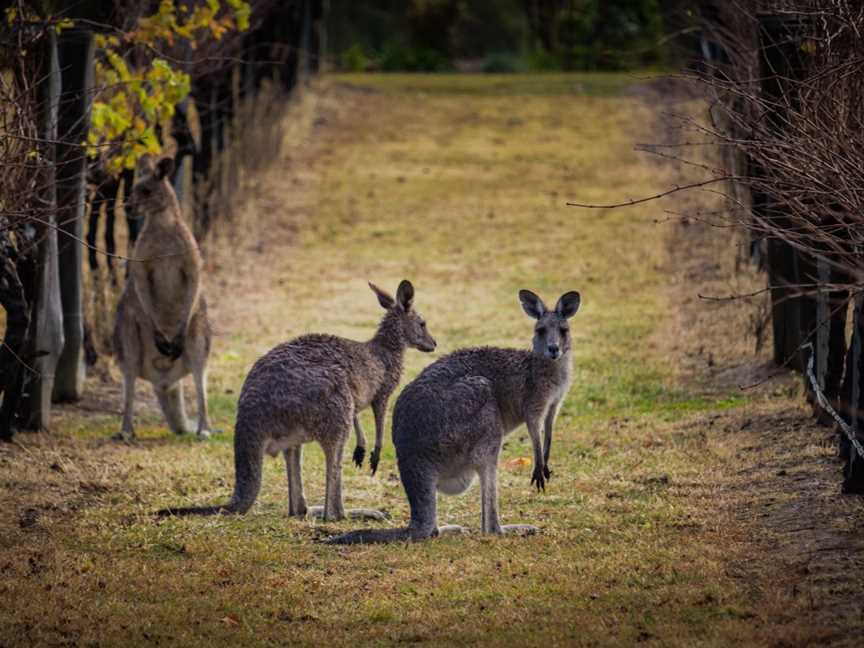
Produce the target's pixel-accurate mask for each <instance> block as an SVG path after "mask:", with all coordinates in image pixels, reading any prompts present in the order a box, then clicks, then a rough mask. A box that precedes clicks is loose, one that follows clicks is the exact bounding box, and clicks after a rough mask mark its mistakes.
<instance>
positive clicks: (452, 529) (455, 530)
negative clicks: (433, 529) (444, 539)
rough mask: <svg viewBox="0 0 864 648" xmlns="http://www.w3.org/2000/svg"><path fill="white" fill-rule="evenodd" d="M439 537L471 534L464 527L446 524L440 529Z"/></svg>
mask: <svg viewBox="0 0 864 648" xmlns="http://www.w3.org/2000/svg"><path fill="white" fill-rule="evenodd" d="M437 535H439V536H448V535H471V532H470V531H469V530H468V529H467V528H466V527H463V526H460V525H458V524H445V525H443V526H440V527H438V533H437Z"/></svg>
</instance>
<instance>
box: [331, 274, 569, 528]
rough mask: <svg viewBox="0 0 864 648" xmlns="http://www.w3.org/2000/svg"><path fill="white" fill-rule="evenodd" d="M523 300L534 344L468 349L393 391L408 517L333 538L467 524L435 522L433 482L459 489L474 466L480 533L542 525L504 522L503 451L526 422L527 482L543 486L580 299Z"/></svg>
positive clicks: (530, 296) (526, 294)
mask: <svg viewBox="0 0 864 648" xmlns="http://www.w3.org/2000/svg"><path fill="white" fill-rule="evenodd" d="M519 300H520V301H521V303H522V308H523V309H524V310H525V312H526V313H527V314H528V315H530V316H531V317H533V318H534V319H536V320H537V325H536V326H535V328H534V348H533V350H532V351H521V350H517V349H498V348H491V347H482V348H473V349H462V350H460V351H457V352H455V353H453V354H451V355H448V356H445V357H443V358H441V359H440V360H438V361H437V362H435V363H433V364H431V365H429V366H428V367H426V369H424V370H423V372H422V373H421V374H420V375H419V376H418V377H417V379H416V380H414V381H413V382H412V383H411V384H409V385H408V386H407V387H406V388H405V389H404V390H403V391H402V393H401V394H400V396H399V399H398V400H397V401H396V408H395V409H394V411H393V443H394V445H395V446H396V456H397V459H398V462H399V474H400V476H401V478H402V486H403V487H404V488H405V494H406V495H407V496H408V503H409V505H410V507H411V521H410V523H409V525H408V527H407V528H405V529H390V530H373V529H366V530H359V531H352V532H350V533H347V534H344V535H341V536H337V537H335V538H331V539H330V540H329V542H331V543H334V544H355V543H369V542H394V541H398V540H419V539H423V538H428V537H430V536H433V535H436V534H438V533H439V532H449V531H461V530H462V528H461V527H457V526H448V527H441V529H439V528H438V526H437V515H436V490H437V491H440V492H442V493H444V494H445V495H458V494H460V493H463V492H465V490H467V489H468V487H469V486H470V485H471V483H472V482H473V481H474V478H475V476H479V478H480V503H481V526H482V530H483V533H498V534H500V533H506V532H528V533H530V532H535V531H536V530H537V529H536V527H532V526H530V525H508V526H503V527H502V526H501V523H500V522H499V519H498V488H497V470H498V454H499V452H500V450H501V443H502V441H503V439H504V437H505V436H506V435H507V434H509V433H510V432H512V431H513V430H514V429H515V428H516V427H518V426H519V425H520V424H522V423H525V424H526V425H527V427H528V433H529V434H530V436H531V442H532V444H533V446H534V472H533V474H532V476H531V484H536V486H537V489H538V490H541V489H544V490H545V484H546V480H547V479H549V477H550V475H551V473H550V471H549V465H548V464H549V452H550V449H551V447H552V426H553V424H554V422H555V417H556V415H557V414H558V410H559V408H560V407H561V403H562V401H563V399H564V396H565V395H566V394H567V391H568V389H569V387H570V383H571V381H572V377H573V369H572V352H571V337H570V328H569V325H568V322H567V320H568V319H569V318H571V317H573V315H575V314H576V311H577V310H578V309H579V303H580V297H579V293H576V292H568V293H566V294H564V295H563V296H562V297H561V298H560V299H559V300H558V304H557V305H556V306H555V310H551V311H550V310H548V309H547V308H546V306H545V305H544V304H543V301H542V300H541V299H540V298H539V297H538V296H537V295H535V294H534V293H533V292H531V291H529V290H521V291H519ZM541 429H542V431H543V436H542V438H541Z"/></svg>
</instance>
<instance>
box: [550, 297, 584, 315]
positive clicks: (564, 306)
mask: <svg viewBox="0 0 864 648" xmlns="http://www.w3.org/2000/svg"><path fill="white" fill-rule="evenodd" d="M581 303H582V298H581V297H580V296H579V293H578V292H576V291H575V290H571V291H570V292H566V293H564V294H563V295H561V299H559V300H558V304H557V305H556V306H555V312H556V313H558V315H560V316H561V317H563V318H564V319H570V318H571V317H573V316H574V315H575V314H576V311H578V310H579V304H581Z"/></svg>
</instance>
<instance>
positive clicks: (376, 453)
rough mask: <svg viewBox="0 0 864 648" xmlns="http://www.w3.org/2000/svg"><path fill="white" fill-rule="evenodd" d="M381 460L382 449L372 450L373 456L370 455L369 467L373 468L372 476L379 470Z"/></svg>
mask: <svg viewBox="0 0 864 648" xmlns="http://www.w3.org/2000/svg"><path fill="white" fill-rule="evenodd" d="M380 459H381V448H375V449H373V450H372V454H371V455H369V467H370V468H372V474H373V475H374V474H375V472H376V471H377V470H378V461H379V460H380Z"/></svg>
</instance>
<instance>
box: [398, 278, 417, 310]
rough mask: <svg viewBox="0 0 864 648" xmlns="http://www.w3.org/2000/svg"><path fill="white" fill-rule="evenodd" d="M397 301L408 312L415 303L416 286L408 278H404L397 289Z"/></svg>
mask: <svg viewBox="0 0 864 648" xmlns="http://www.w3.org/2000/svg"><path fill="white" fill-rule="evenodd" d="M396 301H397V302H398V303H399V305H400V306H401V307H402V310H404V311H405V312H406V313H407V312H408V311H410V310H411V305H412V304H413V303H414V286H412V285H411V282H410V281H408V280H407V279H403V280H402V282H401V283H400V284H399V287H398V288H397V289H396Z"/></svg>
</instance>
